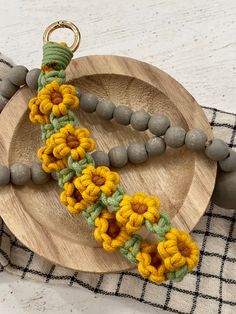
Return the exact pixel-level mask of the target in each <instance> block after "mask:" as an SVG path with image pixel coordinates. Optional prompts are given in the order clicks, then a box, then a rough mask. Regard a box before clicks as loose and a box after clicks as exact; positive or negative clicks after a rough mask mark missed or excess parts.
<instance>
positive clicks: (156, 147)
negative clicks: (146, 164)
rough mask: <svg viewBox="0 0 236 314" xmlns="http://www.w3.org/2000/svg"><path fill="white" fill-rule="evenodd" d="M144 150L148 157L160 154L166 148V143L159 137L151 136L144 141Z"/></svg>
mask: <svg viewBox="0 0 236 314" xmlns="http://www.w3.org/2000/svg"><path fill="white" fill-rule="evenodd" d="M146 150H147V152H148V155H149V156H150V157H152V156H160V155H162V154H164V152H165V150H166V144H165V142H164V140H163V139H162V138H161V137H157V136H155V137H152V138H150V139H149V140H148V141H147V143H146Z"/></svg>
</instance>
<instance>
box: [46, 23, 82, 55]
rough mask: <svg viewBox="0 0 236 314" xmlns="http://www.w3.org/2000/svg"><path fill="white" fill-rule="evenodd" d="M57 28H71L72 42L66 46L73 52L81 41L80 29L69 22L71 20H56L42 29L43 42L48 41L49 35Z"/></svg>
mask: <svg viewBox="0 0 236 314" xmlns="http://www.w3.org/2000/svg"><path fill="white" fill-rule="evenodd" d="M58 28H68V29H70V30H72V32H73V33H74V37H75V38H74V42H73V44H72V45H71V46H70V47H68V48H69V49H70V50H71V51H72V52H75V51H76V50H77V49H78V47H79V45H80V41H81V35H80V31H79V29H78V27H77V26H76V25H75V24H73V23H71V22H68V21H63V20H62V21H57V22H54V23H52V24H50V25H49V26H48V27H47V28H46V30H45V31H44V34H43V42H44V43H46V42H48V41H49V37H50V35H51V33H52V32H54V31H55V30H56V29H58Z"/></svg>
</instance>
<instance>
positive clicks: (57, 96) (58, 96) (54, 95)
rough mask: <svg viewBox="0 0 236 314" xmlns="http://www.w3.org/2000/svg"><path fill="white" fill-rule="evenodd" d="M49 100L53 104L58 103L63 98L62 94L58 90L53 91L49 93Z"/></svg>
mask: <svg viewBox="0 0 236 314" xmlns="http://www.w3.org/2000/svg"><path fill="white" fill-rule="evenodd" d="M51 100H52V103H53V104H54V105H59V104H60V103H61V102H62V100H63V97H62V94H61V93H60V92H53V93H52V94H51Z"/></svg>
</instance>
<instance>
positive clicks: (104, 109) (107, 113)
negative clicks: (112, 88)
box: [96, 100, 115, 120]
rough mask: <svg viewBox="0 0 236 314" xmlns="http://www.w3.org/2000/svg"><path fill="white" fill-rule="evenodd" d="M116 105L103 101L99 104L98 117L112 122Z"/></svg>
mask: <svg viewBox="0 0 236 314" xmlns="http://www.w3.org/2000/svg"><path fill="white" fill-rule="evenodd" d="M114 110H115V105H114V104H113V102H111V101H110V100H101V101H99V102H98V104H97V108H96V112H97V115H98V116H99V117H100V118H102V119H104V120H111V119H112V117H113V112H114Z"/></svg>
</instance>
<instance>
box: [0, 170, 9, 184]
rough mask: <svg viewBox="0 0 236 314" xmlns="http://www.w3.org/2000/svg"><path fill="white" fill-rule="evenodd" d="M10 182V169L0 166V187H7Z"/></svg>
mask: <svg viewBox="0 0 236 314" xmlns="http://www.w3.org/2000/svg"><path fill="white" fill-rule="evenodd" d="M9 182H10V169H9V168H7V167H5V166H2V165H0V186H4V185H7V184H8V183H9Z"/></svg>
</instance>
